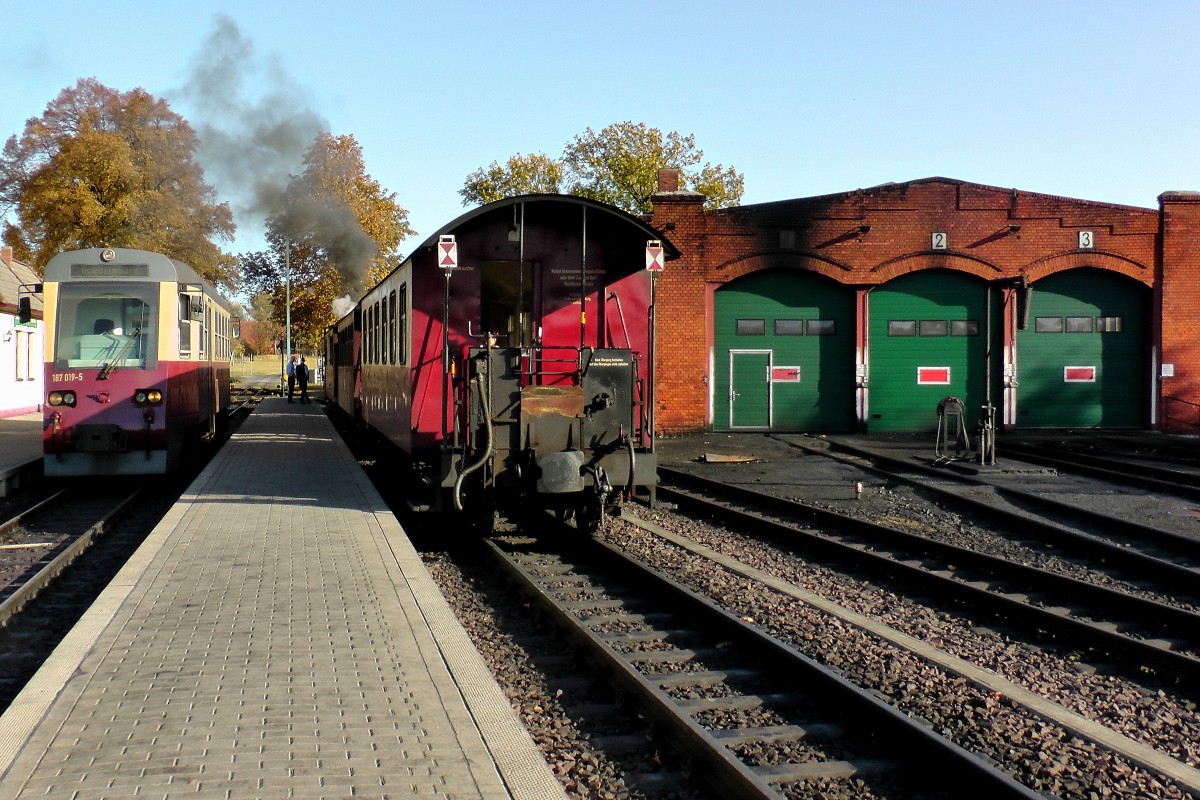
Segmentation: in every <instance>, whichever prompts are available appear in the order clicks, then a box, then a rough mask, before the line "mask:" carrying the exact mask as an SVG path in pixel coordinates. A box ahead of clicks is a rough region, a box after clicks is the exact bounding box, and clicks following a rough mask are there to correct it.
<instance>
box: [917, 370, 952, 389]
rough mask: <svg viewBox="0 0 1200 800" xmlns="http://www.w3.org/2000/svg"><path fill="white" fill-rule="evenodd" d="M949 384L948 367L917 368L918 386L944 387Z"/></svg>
mask: <svg viewBox="0 0 1200 800" xmlns="http://www.w3.org/2000/svg"><path fill="white" fill-rule="evenodd" d="M949 383H950V368H949V367H917V385H918V386H926V385H933V386H945V385H947V384H949Z"/></svg>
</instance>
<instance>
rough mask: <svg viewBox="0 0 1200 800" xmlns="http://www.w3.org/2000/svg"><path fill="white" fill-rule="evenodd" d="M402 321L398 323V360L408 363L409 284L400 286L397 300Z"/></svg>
mask: <svg viewBox="0 0 1200 800" xmlns="http://www.w3.org/2000/svg"><path fill="white" fill-rule="evenodd" d="M396 302H397V310H398V311H399V312H400V321H399V322H398V323H397V324H396V328H397V329H398V335H399V336H400V352H399V353H398V354H397V356H396V360H397V361H398V362H399V363H401V364H407V363H408V284H407V283H405V284H402V285H401V286H400V296H399V297H398V298H397V300H396Z"/></svg>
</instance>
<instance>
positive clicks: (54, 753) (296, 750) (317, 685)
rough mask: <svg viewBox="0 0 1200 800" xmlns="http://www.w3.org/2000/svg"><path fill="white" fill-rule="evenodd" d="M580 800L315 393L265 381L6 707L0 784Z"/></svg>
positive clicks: (82, 792)
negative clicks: (265, 387)
mask: <svg viewBox="0 0 1200 800" xmlns="http://www.w3.org/2000/svg"><path fill="white" fill-rule="evenodd" d="M135 796H136V797H153V798H177V797H188V798H276V797H279V798H283V797H298V798H347V797H371V798H401V797H404V798H407V797H411V796H422V797H442V798H454V800H464V798H518V799H521V798H563V797H565V795H564V793H563V790H562V788H561V787H560V785H559V784H558V782H557V781H556V780H555V779H554V777H553V776H552V775H551V773H550V770H549V768H548V767H547V766H546V763H545V761H544V760H543V759H542V758H541V756H540V755H539V754H538V752H537V751H536V749H535V748H534V746H533V744H532V742H531V741H530V738H529V735H528V733H527V732H526V731H525V729H524V727H523V726H522V725H521V724H520V722H519V720H518V719H517V717H516V715H515V714H514V712H513V711H512V710H511V708H510V707H509V705H508V703H507V702H506V701H505V698H504V697H503V694H502V692H501V690H500V688H499V686H497V684H496V683H495V681H494V679H493V678H492V676H491V674H490V673H489V672H488V670H487V667H486V665H485V664H484V663H483V660H482V658H481V657H480V656H479V654H478V653H477V652H476V651H475V649H474V648H473V647H472V646H471V643H470V641H469V639H468V638H467V635H466V633H465V632H464V631H463V629H462V628H461V626H460V625H459V624H458V621H457V620H456V619H455V617H454V615H453V613H452V612H451V610H450V609H449V607H448V606H447V604H446V602H445V600H444V599H443V598H442V597H441V595H440V594H439V592H438V590H437V587H436V586H435V584H434V582H433V580H432V578H430V576H429V574H428V572H427V571H426V570H425V568H424V566H423V565H422V563H421V560H420V557H419V556H418V555H417V553H416V551H415V550H414V549H413V547H412V545H411V544H410V543H409V541H408V539H407V537H406V536H405V533H404V531H403V530H402V529H401V527H400V525H399V523H398V522H397V521H396V519H395V517H394V516H393V515H392V514H391V513H390V512H389V511H388V509H387V507H386V506H385V505H384V503H383V501H382V500H381V499H380V497H379V496H378V494H377V493H376V492H375V490H374V487H372V486H371V484H370V482H369V481H368V480H367V478H366V477H365V475H364V474H363V473H362V471H361V469H359V467H358V465H357V463H356V462H355V460H354V458H353V457H352V456H351V454H350V452H349V451H348V450H347V448H346V446H345V445H344V444H343V443H342V441H341V439H340V438H339V437H338V436H337V435H336V433H335V432H334V430H333V426H332V425H331V424H330V422H329V420H328V419H327V418H326V416H325V415H324V413H322V411H321V408H320V406H319V405H317V404H315V403H313V404H309V405H301V404H290V405H289V404H288V403H287V402H286V401H285V400H283V399H282V398H268V399H266V400H264V401H263V402H262V403H261V404H260V405H259V407H258V409H257V410H256V411H255V412H254V413H253V414H252V415H251V416H250V417H249V419H248V420H247V422H246V423H244V424H243V426H242V427H241V429H240V430H239V432H238V433H237V434H236V435H234V436H233V437H232V438H231V439H230V441H229V442H228V443H227V444H226V445H225V447H223V448H222V450H221V452H220V453H219V454H218V456H217V457H216V458H215V459H214V460H213V462H212V463H211V464H209V466H208V467H207V468H206V469H205V470H204V472H203V473H202V474H201V475H200V476H199V477H198V478H197V479H196V481H195V482H194V483H193V485H192V486H191V487H190V489H189V490H188V492H187V493H186V494H185V495H184V496H183V497H182V498H181V499H180V502H179V503H178V504H177V505H176V506H175V507H174V508H173V509H172V510H171V511H170V513H169V514H168V515H167V516H166V518H164V519H163V521H162V522H161V523H160V524H159V525H158V526H157V527H156V528H155V530H154V531H153V532H152V533H151V535H150V536H149V538H148V539H147V541H146V542H145V543H144V545H143V546H142V547H141V548H140V549H139V550H138V552H137V553H136V554H135V555H134V556H133V558H131V559H130V562H129V563H128V564H127V565H126V566H125V568H124V569H123V570H122V571H121V572H120V573H119V574H118V575H117V576H116V578H115V579H114V580H113V582H112V583H111V584H110V585H109V587H108V588H107V589H106V590H105V591H104V593H103V594H102V595H101V597H100V598H99V599H98V600H97V602H96V603H95V605H94V606H93V607H92V608H91V609H90V610H89V611H88V612H87V613H86V615H85V616H84V617H83V618H82V619H81V620H80V622H79V624H78V625H76V627H75V628H74V629H72V631H71V632H70V633H69V634H68V636H67V638H66V639H65V640H64V641H63V643H62V644H61V645H60V647H59V648H58V649H57V650H56V651H55V653H54V654H53V655H52V657H51V658H50V660H49V661H48V662H47V663H46V664H45V665H44V666H43V668H42V669H41V670H40V671H39V672H38V674H37V675H36V676H35V677H34V679H33V680H32V681H31V683H30V684H29V686H27V687H26V689H25V690H24V691H23V692H22V693H21V694H20V695H19V696H18V697H17V699H16V700H15V701H14V703H13V705H12V706H11V707H10V708H9V709H8V711H7V712H6V713H5V714H4V715H3V716H2V717H0V798H32V797H39V798H43V797H68V798H77V799H78V800H87V799H89V798H130V797H135Z"/></svg>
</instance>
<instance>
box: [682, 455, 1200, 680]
mask: <svg viewBox="0 0 1200 800" xmlns="http://www.w3.org/2000/svg"><path fill="white" fill-rule="evenodd" d="M660 474H661V475H662V476H663V477H664V478H665V479H669V480H670V481H671V482H672V484H673V485H671V486H662V487H660V488H659V496H660V497H662V498H663V499H666V500H670V501H674V502H676V503H678V504H679V505H680V508H681V509H684V510H687V511H689V512H690V513H693V514H698V515H702V516H704V517H706V518H718V519H720V520H722V521H723V522H726V523H728V524H730V525H732V526H734V527H737V528H738V529H740V530H746V531H752V532H753V535H755V536H763V537H768V538H769V539H770V540H771V541H772V542H773V543H775V544H777V545H778V546H781V547H785V548H787V549H789V550H791V551H793V552H804V553H807V554H809V555H811V556H814V557H818V558H821V559H825V560H829V561H832V562H834V563H837V564H841V565H846V566H849V567H850V568H852V569H854V570H857V571H860V572H863V573H865V574H867V575H870V576H872V577H873V578H874V579H876V580H887V581H893V582H896V581H898V582H900V583H901V584H903V585H904V586H905V587H907V590H908V591H911V592H918V593H920V594H922V595H925V596H929V597H931V598H934V599H936V600H938V601H939V602H942V603H945V604H947V605H948V606H950V607H969V608H971V609H973V610H974V613H975V614H987V615H988V616H990V617H992V618H993V619H995V620H1000V621H1001V622H1002V623H1003V624H1005V625H1006V626H1007V627H1008V628H1010V629H1012V630H1013V631H1014V634H1013V635H1021V634H1022V633H1023V632H1024V634H1025V635H1027V636H1028V635H1029V632H1034V636H1035V638H1040V639H1047V638H1050V639H1054V638H1058V639H1060V640H1065V641H1066V642H1070V643H1073V646H1074V647H1076V648H1078V649H1079V651H1080V652H1081V653H1083V654H1084V655H1085V658H1086V660H1089V661H1093V662H1096V663H1107V664H1112V665H1117V666H1119V667H1120V668H1121V669H1123V671H1124V672H1125V673H1126V674H1132V675H1141V674H1142V673H1143V671H1144V670H1146V669H1151V670H1153V671H1154V672H1155V673H1156V674H1157V675H1158V676H1159V677H1160V679H1161V680H1162V681H1163V682H1164V683H1166V684H1170V683H1173V682H1175V683H1178V684H1181V685H1184V686H1187V687H1190V688H1193V689H1194V688H1196V687H1200V614H1198V613H1197V612H1195V611H1192V610H1188V609H1184V608H1178V607H1175V606H1170V605H1167V604H1165V603H1161V602H1157V601H1154V600H1149V599H1145V598H1142V597H1137V596H1132V595H1130V594H1128V593H1125V592H1121V591H1118V590H1115V589H1112V588H1109V587H1107V586H1103V585H1100V584H1097V583H1089V582H1086V581H1080V580H1077V579H1074V578H1070V577H1066V576H1063V575H1059V574H1056V573H1054V572H1050V571H1047V570H1043V569H1040V568H1037V567H1032V566H1028V565H1026V564H1022V563H1017V562H1014V561H1010V560H1008V559H1005V558H1002V557H998V556H993V555H989V554H987V553H984V552H979V551H976V550H972V549H969V548H965V547H961V546H958V545H955V544H949V543H945V542H940V541H937V540H935V539H932V538H930V537H927V536H923V535H921V534H918V533H913V532H911V531H907V530H902V529H899V528H896V527H890V526H885V525H879V524H876V523H873V522H868V521H865V520H861V519H857V518H854V517H850V516H846V515H842V514H838V513H836V512H833V511H828V510H824V509H819V508H815V507H812V506H807V505H805V504H802V503H797V502H793V501H789V500H785V499H782V498H779V497H775V496H772V495H768V494H764V493H762V492H757V491H754V490H752V489H748V488H746V487H739V486H730V485H728V484H724V483H721V482H719V481H714V480H709V479H705V478H701V477H698V476H693V475H687V474H685V473H680V472H677V471H675V470H671V469H666V468H660ZM685 487H686V488H685ZM1196 588H1197V582H1196V581H1195V579H1193V583H1192V586H1191V589H1192V591H1195V589H1196ZM1060 644H1061V641H1060Z"/></svg>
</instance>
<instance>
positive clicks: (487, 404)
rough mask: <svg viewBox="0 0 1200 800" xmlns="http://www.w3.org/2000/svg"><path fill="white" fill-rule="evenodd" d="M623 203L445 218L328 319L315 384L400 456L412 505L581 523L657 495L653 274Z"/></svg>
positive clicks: (521, 201)
mask: <svg viewBox="0 0 1200 800" xmlns="http://www.w3.org/2000/svg"><path fill="white" fill-rule="evenodd" d="M648 245H649V249H651V250H653V249H654V248H659V249H658V250H655V252H656V253H661V257H662V259H664V260H665V259H670V258H675V257H677V256H678V252H677V251H676V250H675V248H674V247H673V246H672V245H671V244H670V243H669V242H665V241H663V240H662V237H661V235H660V234H658V232H657V231H655V230H654V229H652V228H651V227H649V226H648V225H647V224H646V223H644V222H642V221H641V220H639V219H638V218H636V217H633V216H631V215H629V214H626V213H625V212H623V211H621V210H619V209H616V208H613V207H611V206H608V205H605V204H602V203H597V202H594V201H590V200H586V199H583V198H577V197H568V196H563V195H525V196H521V197H515V198H509V199H506V200H502V201H499V202H496V203H492V204H489V205H486V206H482V207H480V208H478V209H476V210H474V211H471V212H468V213H467V214H465V215H463V216H461V217H459V218H458V219H456V220H454V221H453V222H452V223H450V224H449V225H448V226H446V227H445V228H443V229H442V230H440V231H438V232H437V233H436V234H434V235H433V236H431V237H430V238H429V239H427V240H426V241H425V242H424V243H423V244H422V245H421V246H420V247H418V248H417V249H416V251H415V252H414V253H413V254H412V255H411V256H410V257H409V258H408V259H407V260H405V261H404V262H403V263H402V264H400V266H399V267H398V268H396V269H395V270H394V271H393V272H392V273H390V274H389V275H388V276H387V277H385V278H384V279H383V280H382V281H381V282H380V283H379V284H378V285H376V286H375V287H374V288H372V289H370V290H369V291H368V292H367V293H366V294H365V295H364V296H363V297H362V298H361V300H360V301H359V302H358V304H357V305H356V306H355V307H354V309H353V310H352V311H351V312H350V313H348V314H346V315H345V316H344V317H342V318H341V319H340V320H339V321H338V322H337V323H336V324H335V325H334V326H332V327H331V328H330V329H329V330H328V331H327V334H326V348H325V349H326V375H327V379H326V391H327V393H328V394H329V395H330V396H331V397H332V399H334V400H335V402H336V403H337V404H338V405H339V406H340V407H341V408H342V409H343V410H344V411H345V412H346V413H347V414H350V415H351V416H353V417H354V418H355V419H357V420H359V421H360V422H361V423H362V424H364V425H366V426H368V427H370V428H372V429H374V430H375V431H377V432H378V433H379V434H381V435H382V436H383V437H385V438H386V439H387V440H388V441H390V442H392V443H393V444H394V445H396V447H398V448H399V450H400V451H401V452H402V453H403V454H404V456H405V459H404V461H405V462H406V465H407V466H406V468H407V471H408V474H407V475H406V476H404V479H405V481H406V484H407V486H408V487H409V491H408V497H409V500H408V502H409V505H410V507H412V508H413V509H416V510H422V511H448V512H452V513H457V514H460V515H462V516H461V517H460V519H462V520H464V521H467V522H470V523H471V524H473V525H484V526H487V525H488V524H490V521H491V519H492V513H493V510H495V509H500V510H506V509H507V510H508V511H510V512H511V511H513V510H521V509H525V510H528V509H552V510H554V511H556V512H557V513H559V514H560V515H561V516H563V517H570V516H573V517H574V518H575V519H576V522H577V524H578V525H579V526H580V527H582V528H585V529H594V528H595V527H596V526H597V525H598V524H599V523H600V522H601V521H602V519H603V515H604V513H605V512H606V511H607V510H611V509H612V507H613V506H615V505H617V504H619V503H620V502H622V501H623V500H625V499H628V498H630V497H632V496H634V495H635V494H638V495H644V496H645V497H646V498H647V499H649V500H650V501H653V498H654V491H655V487H656V483H657V465H656V461H655V452H654V443H653V364H652V360H653V358H652V349H653V331H654V327H653V321H654V308H653V298H652V294H653V288H654V273H652V272H651V271H649V270H647V263H648V261H647V259H648V255H647V254H648Z"/></svg>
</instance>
